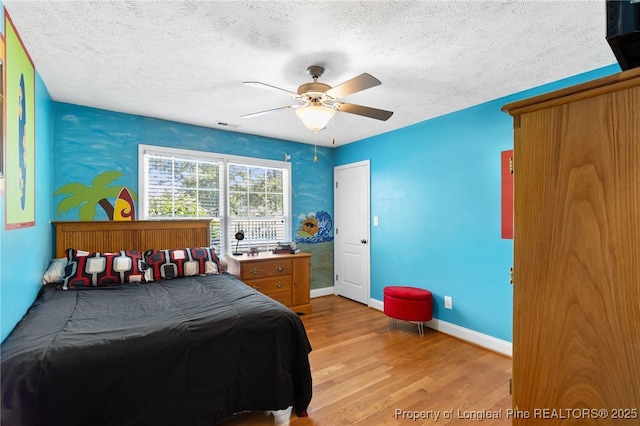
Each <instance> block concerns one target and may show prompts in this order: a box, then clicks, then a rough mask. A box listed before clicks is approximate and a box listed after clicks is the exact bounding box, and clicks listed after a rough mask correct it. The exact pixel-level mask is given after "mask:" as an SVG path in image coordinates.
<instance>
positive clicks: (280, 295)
mask: <svg viewBox="0 0 640 426" xmlns="http://www.w3.org/2000/svg"><path fill="white" fill-rule="evenodd" d="M265 296H269V297H270V298H272V299H273V300H275V301H276V302H280V303H282V304H283V305H284V306H286V307H291V292H290V291H276V292H274V293H269V294H265Z"/></svg>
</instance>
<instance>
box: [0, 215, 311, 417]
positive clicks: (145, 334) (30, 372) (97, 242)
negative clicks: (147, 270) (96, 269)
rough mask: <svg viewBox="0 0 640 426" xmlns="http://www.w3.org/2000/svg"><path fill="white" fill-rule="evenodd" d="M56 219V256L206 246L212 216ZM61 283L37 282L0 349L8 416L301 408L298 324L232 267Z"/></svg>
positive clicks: (301, 333) (307, 384) (304, 356)
mask: <svg viewBox="0 0 640 426" xmlns="http://www.w3.org/2000/svg"><path fill="white" fill-rule="evenodd" d="M55 226H56V257H62V256H63V255H64V254H65V253H67V255H68V253H69V250H68V249H69V248H72V247H77V248H80V247H82V249H83V250H86V251H90V252H103V253H108V252H117V251H118V250H123V249H124V248H126V249H132V250H140V251H142V250H147V249H150V248H152V247H153V248H158V250H160V248H165V249H166V248H178V247H206V246H208V245H209V223H208V222H207V221H161V222H160V221H158V222H155V221H135V222H73V223H62V222H60V223H55ZM185 269H186V268H185ZM61 288H62V284H60V283H58V284H55V283H54V284H47V285H45V286H43V289H42V291H41V292H40V294H39V295H38V297H37V299H36V300H35V301H34V303H33V305H32V306H31V307H30V309H29V310H28V312H27V313H26V315H25V316H24V318H23V319H22V320H21V321H20V322H19V323H18V324H17V326H16V327H15V329H14V330H13V331H12V332H11V334H10V335H9V336H8V337H7V339H6V340H5V341H4V342H3V344H2V346H1V356H2V358H1V359H2V363H1V370H2V371H1V373H2V375H1V380H2V383H1V388H2V408H1V411H0V415H1V420H2V421H1V423H2V424H3V425H21V426H29V425H65V426H71V425H83V426H86V425H92V426H97V425H118V426H126V425H154V426H159V425H180V426H182V425H190V426H194V425H213V424H216V423H217V422H219V421H221V420H223V419H225V418H227V417H229V416H231V415H232V414H234V413H237V412H242V411H254V410H261V411H263V410H264V411H268V410H283V409H287V408H288V407H291V406H293V409H294V410H295V412H296V413H297V414H298V415H299V416H303V415H306V409H307V407H308V404H309V402H310V400H311V385H312V383H311V372H310V366H309V359H308V355H309V352H310V351H311V346H310V344H309V341H308V339H307V335H306V332H305V329H304V326H303V324H302V321H301V320H300V318H299V317H298V316H297V315H296V314H295V313H294V312H292V311H291V310H289V309H288V308H286V307H285V306H283V305H281V304H279V303H278V302H275V301H273V300H272V299H270V298H268V297H266V296H264V295H262V294H261V293H259V292H257V291H255V290H253V289H252V288H250V287H249V286H247V285H245V284H244V283H242V282H241V281H239V280H238V279H237V278H235V277H234V276H233V275H231V274H229V273H227V272H224V271H223V270H220V271H218V273H212V274H207V275H200V274H196V275H189V276H177V277H174V278H172V279H160V280H156V281H152V282H127V283H126V284H123V283H120V284H118V285H106V286H100V287H91V288H77V289H69V290H66V291H65V290H62V289H61Z"/></svg>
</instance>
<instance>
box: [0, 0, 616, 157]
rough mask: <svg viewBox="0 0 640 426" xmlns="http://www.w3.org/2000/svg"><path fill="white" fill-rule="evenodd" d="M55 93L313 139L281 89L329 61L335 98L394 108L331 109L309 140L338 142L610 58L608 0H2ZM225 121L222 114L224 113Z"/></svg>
mask: <svg viewBox="0 0 640 426" xmlns="http://www.w3.org/2000/svg"><path fill="white" fill-rule="evenodd" d="M4 4H5V6H6V9H7V10H8V12H9V15H10V16H11V18H12V20H13V22H14V24H15V26H16V27H17V29H18V32H19V33H20V36H21V38H22V40H23V43H24V44H25V46H26V47H27V50H28V51H29V53H30V55H31V57H32V59H33V61H34V63H35V66H36V69H37V70H38V71H39V73H40V75H41V76H42V79H43V80H44V83H45V85H46V86H47V88H48V90H49V92H50V94H51V96H52V98H53V99H54V100H56V101H61V102H69V103H73V104H78V105H86V106H91V107H96V108H104V109H108V110H113V111H121V112H126V113H132V114H139V115H145V116H150V117H157V118H162V119H167V120H173V121H178V122H184V123H190V124H195V125H200V126H205V127H212V128H220V129H224V130H230V131H237V132H243V133H249V134H255V135H264V136H269V137H274V138H281V139H286V140H293V141H299V142H304V143H314V142H315V141H314V134H313V133H311V131H309V130H308V129H307V128H306V127H304V126H303V124H302V123H301V122H300V120H299V119H298V118H297V116H296V115H295V113H294V111H293V110H282V111H278V112H274V113H271V114H267V115H261V116H258V117H254V118H250V119H243V118H240V116H242V115H244V114H248V113H253V112H257V111H262V110H266V109H271V108H277V107H281V106H285V105H291V104H295V101H294V100H292V99H291V98H289V97H287V96H286V95H284V94H282V93H276V92H270V91H267V90H261V89H258V88H254V87H249V86H246V85H243V84H242V82H243V81H249V80H257V81H261V82H264V83H267V84H270V85H273V86H277V87H280V88H283V89H287V90H291V91H294V92H295V91H296V89H297V87H298V86H299V85H300V84H302V83H306V82H309V81H311V80H310V78H309V77H308V76H307V74H306V69H307V67H308V66H310V65H321V66H323V67H325V73H324V75H323V76H322V77H321V79H320V80H319V81H321V82H324V83H327V84H329V85H331V86H336V85H337V84H339V83H341V82H343V81H345V80H348V79H350V78H352V77H355V76H356V75H359V74H361V73H363V72H368V73H370V74H372V75H373V76H375V77H377V78H378V79H379V80H381V81H382V85H380V86H377V87H374V88H371V89H368V90H365V91H362V92H359V93H356V94H353V95H351V96H348V97H346V98H343V100H344V101H346V102H352V103H356V104H360V105H366V106H371V107H376V108H381V109H387V110H391V111H394V115H393V116H392V117H391V118H390V119H389V120H388V121H385V122H383V121H378V120H373V119H370V118H364V117H360V116H357V115H353V114H348V113H344V112H338V113H337V114H336V117H335V123H334V125H335V127H334V128H333V129H332V126H331V125H329V127H328V128H327V130H324V131H321V132H319V133H318V134H317V144H318V145H326V146H330V145H331V142H330V141H331V137H332V136H334V137H335V141H336V145H341V144H345V143H349V142H353V141H355V140H360V139H363V138H366V137H369V136H373V135H377V134H381V133H385V132H388V131H391V130H394V129H398V128H401V127H405V126H408V125H411V124H414V123H417V122H420V121H424V120H426V119H429V118H433V117H436V116H439V115H442V114H446V113H449V112H452V111H456V110H459V109H462V108H466V107H469V106H472V105H477V104H479V103H482V102H486V101H489V100H493V99H496V98H499V97H502V96H506V95H508V94H512V93H515V92H519V91H522V90H525V89H529V88H532V87H535V86H539V85H541V84H544V83H548V82H551V81H555V80H559V79H562V78H565V77H569V76H572V75H576V74H579V73H582V72H586V71H590V70H593V69H596V68H600V67H602V66H606V65H610V64H612V63H615V57H614V56H613V53H612V52H611V50H610V48H609V46H608V44H607V42H606V39H605V35H606V16H605V2H604V0H598V1H589V0H575V1H503V0H495V1H361V2H354V1H304V2H303V1H288V2H285V1H195V0H193V1H75V2H71V1H12V0H6V1H4ZM221 123H227V124H228V125H227V126H224V125H222V124H221Z"/></svg>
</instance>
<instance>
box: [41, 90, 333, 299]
mask: <svg viewBox="0 0 640 426" xmlns="http://www.w3.org/2000/svg"><path fill="white" fill-rule="evenodd" d="M54 123H55V124H54V128H55V132H54V150H53V157H54V161H55V162H56V167H55V170H54V178H53V182H54V191H55V190H57V189H58V188H60V187H61V186H63V185H65V184H69V183H81V184H83V185H86V186H89V187H91V186H92V181H93V179H94V178H95V177H96V176H98V175H99V174H101V173H104V172H108V171H117V172H120V173H121V174H122V175H121V176H120V177H119V178H117V179H116V180H115V181H113V183H112V185H113V186H126V187H127V188H129V189H132V190H133V191H134V192H135V193H136V194H137V192H138V145H140V144H145V145H156V146H165V147H173V148H182V149H191V150H197V151H207V152H218V153H222V154H231V155H240V156H246V157H255V158H266V159H270V160H280V161H282V160H284V156H285V154H287V155H290V156H291V158H290V160H289V161H290V162H291V185H292V197H291V198H292V215H293V220H292V235H294V236H295V235H296V230H297V229H298V227H299V224H300V220H299V219H298V218H299V217H300V216H304V215H308V214H309V213H316V212H318V211H327V212H329V213H330V214H331V215H332V214H333V185H332V182H333V153H334V150H333V149H331V148H323V147H318V149H317V157H318V162H317V163H314V162H313V157H314V147H313V145H308V144H302V143H296V142H289V141H283V140H279V139H272V138H265V137H259V136H252V135H247V134H243V133H234V132H227V131H223V130H217V129H210V128H205V127H198V126H192V125H188V124H181V123H175V122H171V121H165V120H158V119H153V118H148V117H142V116H138V115H130V114H122V113H117V112H113V111H105V110H100V109H95V108H88V107H82V106H78V105H71V104H66V103H56V106H55V117H54ZM110 186H111V185H110ZM65 196H66V195H64V194H58V195H56V196H54V199H53V202H54V206H55V215H54V218H55V219H56V220H79V217H78V209H77V208H71V209H69V210H66V211H64V210H60V209H59V203H60V201H61V200H63V199H64V198H65ZM114 198H115V197H114ZM111 201H113V200H111ZM112 204H113V203H112ZM107 219H108V218H107V215H106V213H105V212H104V211H103V210H102V209H101V208H99V207H98V208H97V209H96V215H95V216H94V217H93V218H92V219H88V220H107ZM304 249H305V251H308V252H311V253H312V254H313V257H312V260H311V267H312V271H313V274H312V282H311V288H320V287H327V286H331V285H333V281H332V272H333V263H332V262H333V244H332V243H319V244H305V245H304ZM327 258H328V259H330V260H331V262H330V263H329V264H327V262H326V259H327Z"/></svg>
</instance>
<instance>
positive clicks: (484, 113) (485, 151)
mask: <svg viewBox="0 0 640 426" xmlns="http://www.w3.org/2000/svg"><path fill="white" fill-rule="evenodd" d="M619 71H620V68H619V67H618V66H617V65H615V66H610V67H606V68H602V69H599V70H596V71H593V72H588V73H585V74H581V75H579V76H576V77H573V78H570V79H566V80H562V81H558V82H555V83H553V84H548V85H545V86H542V87H539V88H536V89H532V90H528V91H526V92H522V93H518V94H515V95H512V96H508V97H505V98H501V99H497V100H495V101H491V102H487V103H484V104H481V105H478V106H474V107H471V108H467V109H464V110H461V111H458V112H455V113H452V114H448V115H445V116H441V117H438V118H434V119H432V120H427V121H424V122H421V123H418V124H415V125H413V126H409V127H406V128H403V129H400V130H397V131H393V132H389V133H385V134H383V135H380V136H376V137H372V138H369V139H365V140H362V141H358V142H355V143H352V144H348V145H345V146H341V147H339V148H337V149H336V153H335V164H336V166H339V165H344V164H348V163H353V162H356V161H362V160H365V159H369V160H370V161H371V223H372V224H373V216H378V218H379V226H377V227H376V226H372V227H371V297H372V298H373V299H377V300H380V301H381V300H383V294H382V290H383V288H384V287H385V286H387V285H411V286H416V287H421V288H426V289H428V290H430V291H431V292H432V293H433V295H434V317H435V318H438V319H440V320H443V321H446V322H449V323H452V324H455V325H458V326H461V327H465V328H468V329H471V330H475V331H477V332H480V333H484V334H487V335H490V336H493V337H496V338H499V339H503V340H506V341H511V333H512V308H513V305H512V299H513V292H512V288H511V285H510V284H509V268H510V267H511V266H512V260H513V242H512V240H504V239H502V238H501V227H500V223H501V220H500V185H501V182H500V152H501V151H504V150H509V149H512V148H513V130H512V127H513V125H512V119H511V117H510V116H509V115H507V114H506V113H504V112H502V111H501V110H500V109H501V108H502V106H503V105H504V104H506V103H509V102H512V101H515V100H518V99H524V98H527V97H530V96H533V95H537V94H540V93H544V92H549V91H552V90H556V89H559V88H562V87H567V86H571V85H574V84H577V83H580V82H584V81H588V80H592V79H595V78H598V77H602V76H605V75H609V74H613V73H616V72H619ZM444 296H451V297H452V298H453V309H452V310H448V309H444Z"/></svg>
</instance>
